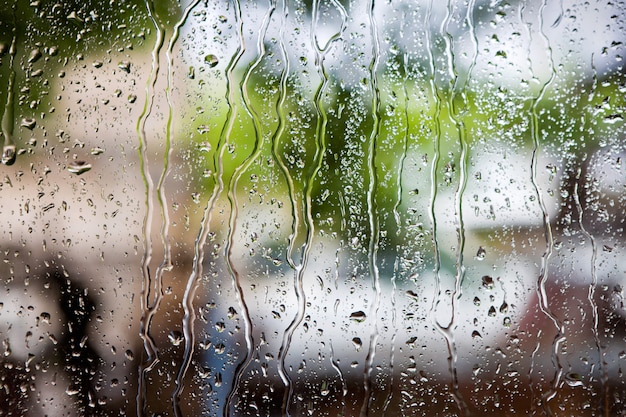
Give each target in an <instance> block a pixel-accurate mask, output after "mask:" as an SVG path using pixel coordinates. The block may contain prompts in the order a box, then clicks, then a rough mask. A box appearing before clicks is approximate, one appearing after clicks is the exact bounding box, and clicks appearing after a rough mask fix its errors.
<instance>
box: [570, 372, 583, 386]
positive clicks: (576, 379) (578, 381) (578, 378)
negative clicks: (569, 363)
mask: <svg viewBox="0 0 626 417" xmlns="http://www.w3.org/2000/svg"><path fill="white" fill-rule="evenodd" d="M565 383H567V385H569V386H570V387H582V386H583V385H585V384H584V383H583V377H582V375H580V374H577V373H575V372H570V373H568V374H567V375H565Z"/></svg>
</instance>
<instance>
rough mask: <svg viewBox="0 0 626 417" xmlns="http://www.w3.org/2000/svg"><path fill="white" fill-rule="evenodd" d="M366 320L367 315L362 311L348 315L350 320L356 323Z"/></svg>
mask: <svg viewBox="0 0 626 417" xmlns="http://www.w3.org/2000/svg"><path fill="white" fill-rule="evenodd" d="M366 318H367V315H366V314H365V313H364V312H362V311H355V312H354V313H352V314H350V320H352V321H356V322H358V323H362V322H364V321H365V319H366Z"/></svg>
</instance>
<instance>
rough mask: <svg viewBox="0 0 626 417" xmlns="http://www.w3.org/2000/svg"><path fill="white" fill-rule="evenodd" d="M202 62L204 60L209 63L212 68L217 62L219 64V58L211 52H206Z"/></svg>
mask: <svg viewBox="0 0 626 417" xmlns="http://www.w3.org/2000/svg"><path fill="white" fill-rule="evenodd" d="M204 62H206V63H207V64H209V67H211V68H213V67H215V66H216V65H217V64H219V60H218V59H217V57H216V56H215V55H213V54H208V55H207V56H205V57H204Z"/></svg>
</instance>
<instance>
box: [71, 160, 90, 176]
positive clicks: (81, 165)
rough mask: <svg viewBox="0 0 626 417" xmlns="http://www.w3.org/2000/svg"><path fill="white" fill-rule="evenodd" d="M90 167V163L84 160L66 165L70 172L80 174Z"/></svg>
mask: <svg viewBox="0 0 626 417" xmlns="http://www.w3.org/2000/svg"><path fill="white" fill-rule="evenodd" d="M90 169H91V164H90V163H88V162H85V161H73V162H71V163H70V164H69V165H68V166H67V170H68V171H69V172H71V173H72V174H76V175H81V174H84V173H85V172H87V171H89V170H90Z"/></svg>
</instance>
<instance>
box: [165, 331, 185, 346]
mask: <svg viewBox="0 0 626 417" xmlns="http://www.w3.org/2000/svg"><path fill="white" fill-rule="evenodd" d="M167 338H168V339H169V340H170V342H171V343H172V344H173V345H174V346H178V345H180V344H181V343H182V341H183V340H184V339H185V338H184V337H183V334H182V333H181V332H179V331H178V330H172V331H171V332H170V334H169V335H167Z"/></svg>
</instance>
